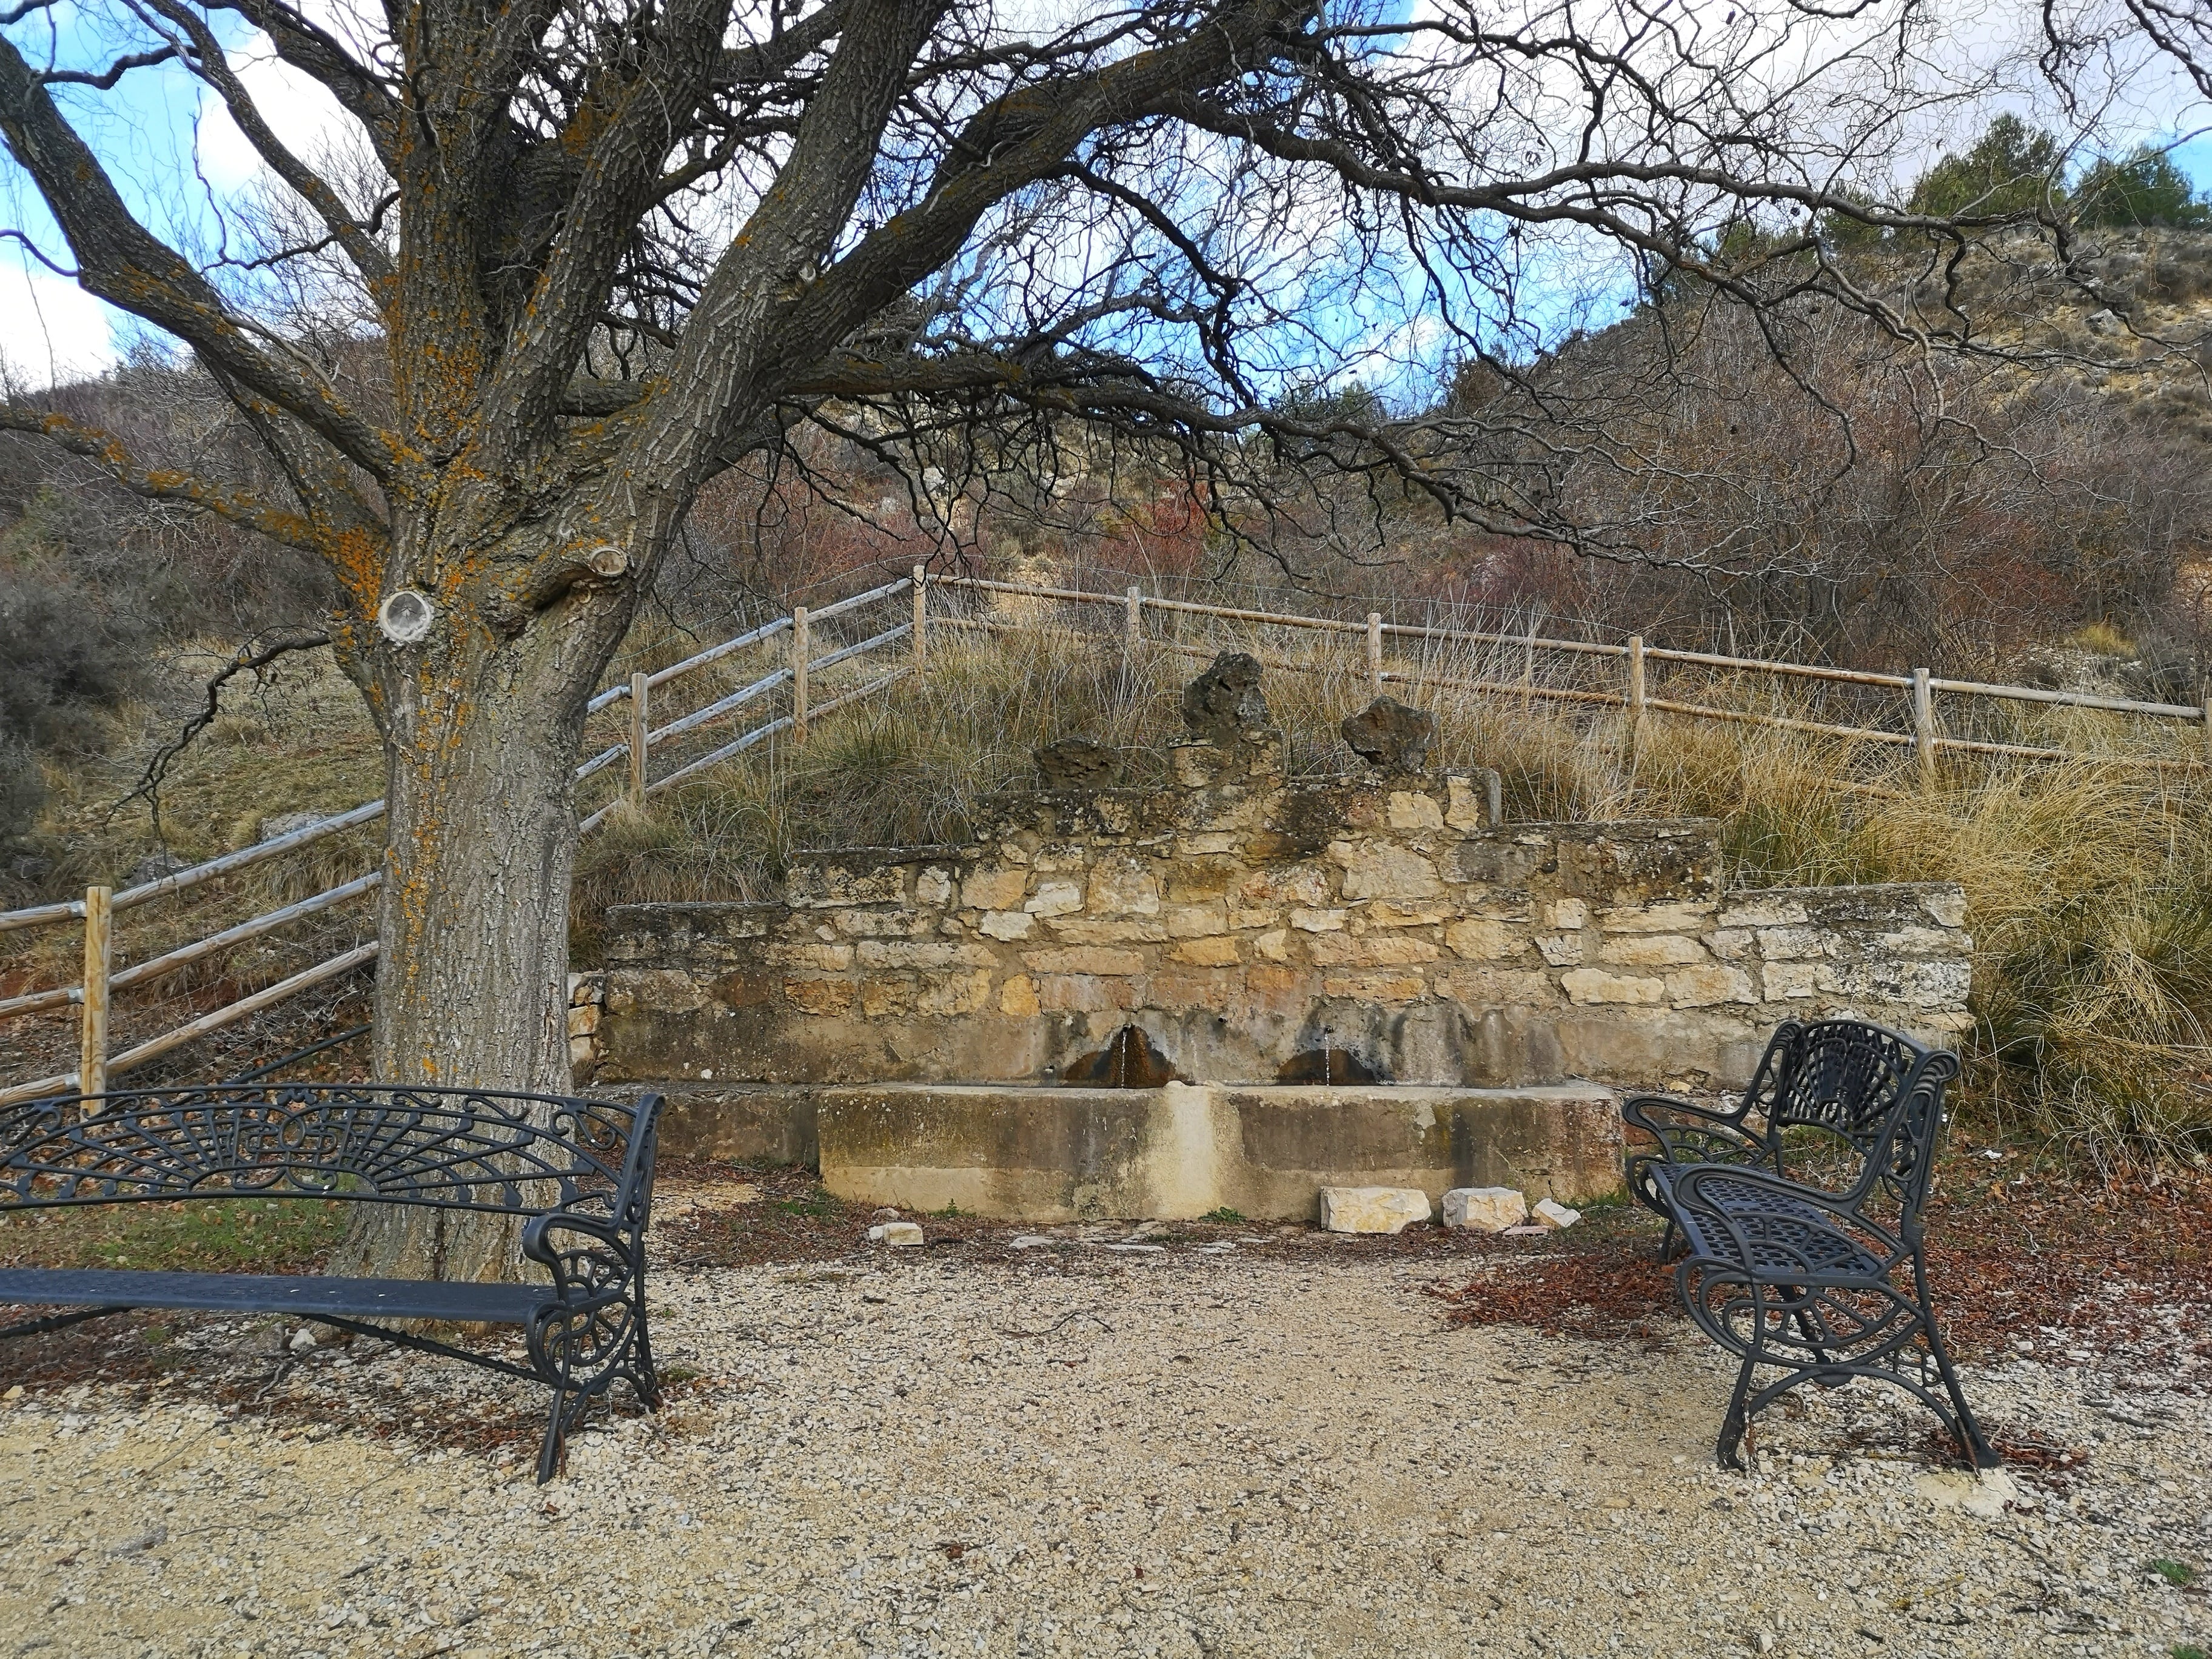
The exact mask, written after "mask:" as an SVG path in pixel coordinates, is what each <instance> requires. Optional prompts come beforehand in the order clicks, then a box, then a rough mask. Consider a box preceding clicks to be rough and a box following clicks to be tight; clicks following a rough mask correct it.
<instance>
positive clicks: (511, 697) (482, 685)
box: [338, 590, 631, 1279]
mask: <svg viewBox="0 0 2212 1659" xmlns="http://www.w3.org/2000/svg"><path fill="white" fill-rule="evenodd" d="M630 608H631V607H630V604H629V596H628V594H627V592H613V591H605V590H602V591H599V592H574V591H572V592H571V593H570V594H568V595H567V596H565V597H564V598H563V599H562V600H561V601H559V602H557V603H556V604H555V605H552V606H550V607H549V608H547V609H546V610H544V611H538V612H537V613H535V614H534V615H532V617H530V618H529V620H528V622H527V623H526V624H525V625H524V626H523V627H522V628H521V629H520V631H519V632H517V633H515V634H513V635H511V636H509V637H507V638H501V637H499V636H498V635H496V634H495V633H494V632H493V631H492V630H490V629H488V628H487V627H486V626H485V625H484V624H483V622H482V621H481V620H480V618H478V617H476V616H474V615H471V614H466V613H465V612H464V613H460V614H453V615H450V616H441V617H440V618H439V622H438V624H437V627H436V629H435V631H434V632H433V634H432V635H431V637H430V638H429V639H428V640H425V641H422V642H421V643H420V644H417V645H414V646H408V647H393V646H390V645H387V644H385V643H384V642H382V641H379V642H378V645H377V647H376V650H375V652H374V658H373V660H372V661H370V662H369V663H368V664H365V665H364V667H365V668H366V670H367V671H366V672H365V673H364V675H363V676H362V678H364V680H365V682H366V684H364V690H366V691H367V693H368V698H369V702H370V704H371V707H372V708H374V710H375V712H376V713H377V715H378V719H379V723H380V725H381V726H383V728H384V731H385V739H386V740H385V754H386V785H385V787H386V793H385V800H386V808H385V812H386V818H385V821H386V830H387V833H386V842H385V851H384V866H383V867H384V883H383V885H382V887H381V889H380V892H379V895H378V914H377V934H378V939H379V940H380V945H381V948H380V952H379V957H378V963H377V975H376V1000H375V1024H374V1037H373V1039H372V1041H373V1042H374V1054H375V1071H376V1075H377V1077H378V1078H379V1079H382V1080H384V1081H386V1082H391V1083H397V1084H403V1085H404V1084H408V1083H421V1084H431V1085H440V1086H444V1087H455V1086H460V1087H467V1086H480V1087H483V1088H489V1089H512V1090H520V1091H530V1092H535V1093H541V1094H567V1093H568V1091H570V1089H571V1088H572V1087H573V1086H574V1085H573V1084H572V1081H571V1076H570V1072H569V1066H568V1030H567V1024H566V1016H567V1008H568V996H567V994H566V993H567V986H566V977H567V973H568V898H569V889H570V884H571V878H572V876H573V874H574V868H575V853H576V811H575V765H576V752H577V749H578V746H579V744H580V740H581V737H582V732H583V725H584V714H585V705H586V702H587V700H588V699H589V697H590V696H591V690H592V685H593V684H594V683H595V682H596V680H597V678H598V677H599V674H600V672H601V671H603V669H604V666H605V663H606V661H607V660H608V659H609V658H610V657H611V654H612V652H613V649H614V647H615V643H616V642H617V641H618V640H619V639H620V638H621V635H622V632H623V628H624V627H626V626H627V623H628V621H629V611H630ZM519 1243H520V1226H519V1224H517V1223H514V1222H513V1221H511V1220H509V1219H508V1218H501V1217H497V1216H484V1215H477V1214H472V1213H470V1212H463V1211H445V1210H434V1209H413V1208H406V1207H400V1206H384V1205H364V1206H361V1211H360V1213H359V1215H358V1217H357V1218H356V1221H355V1224H354V1226H353V1228H352V1231H350V1232H349V1235H348V1237H347V1240H346V1242H345V1244H344V1245H343V1247H342V1248H341V1250H340V1253H339V1257H338V1270H339V1271H341V1272H348V1273H362V1274H367V1275H369V1276H374V1277H380V1278H429V1279H505V1278H512V1277H513V1276H514V1274H515V1273H516V1272H517V1271H518V1269H519V1267H520V1254H519Z"/></svg>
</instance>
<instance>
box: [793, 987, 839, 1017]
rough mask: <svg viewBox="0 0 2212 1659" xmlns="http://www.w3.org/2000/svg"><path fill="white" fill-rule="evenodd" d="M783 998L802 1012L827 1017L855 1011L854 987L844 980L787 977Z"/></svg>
mask: <svg viewBox="0 0 2212 1659" xmlns="http://www.w3.org/2000/svg"><path fill="white" fill-rule="evenodd" d="M783 1000H785V1001H786V1002H788V1003H789V1004H790V1005H791V1006H793V1007H794V1008H796V1009H797V1010H799V1012H800V1013H802V1014H813V1015H816V1016H817V1017H827V1016H829V1015H832V1014H849V1013H851V1012H853V987H852V986H851V985H850V984H849V983H848V982H847V981H843V980H836V979H787V980H786V981H784V982H783Z"/></svg>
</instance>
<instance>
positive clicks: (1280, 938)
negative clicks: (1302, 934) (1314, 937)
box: [1252, 927, 1291, 962]
mask: <svg viewBox="0 0 2212 1659" xmlns="http://www.w3.org/2000/svg"><path fill="white" fill-rule="evenodd" d="M1252 948H1253V949H1254V950H1255V951H1258V952H1259V953H1260V954H1261V956H1262V957H1266V958H1267V960H1268V961H1269V962H1288V961H1289V960H1290V959H1291V936H1290V933H1289V932H1288V931H1287V930H1286V929H1285V928H1281V927H1278V928H1275V929H1274V930H1273V931H1272V932H1270V933H1262V934H1261V935H1260V937H1259V938H1257V939H1254V940H1253V941H1252Z"/></svg>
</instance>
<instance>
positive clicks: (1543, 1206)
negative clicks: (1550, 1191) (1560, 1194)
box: [1529, 1198, 1583, 1227]
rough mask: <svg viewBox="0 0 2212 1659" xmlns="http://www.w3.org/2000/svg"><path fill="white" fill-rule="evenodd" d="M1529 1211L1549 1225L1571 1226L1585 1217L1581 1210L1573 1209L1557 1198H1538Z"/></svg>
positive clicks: (1541, 1221)
mask: <svg viewBox="0 0 2212 1659" xmlns="http://www.w3.org/2000/svg"><path fill="white" fill-rule="evenodd" d="M1529 1213H1530V1214H1531V1215H1533V1216H1534V1218H1536V1220H1537V1221H1538V1222H1539V1223H1540V1224H1541V1225H1544V1226H1547V1227H1571V1226H1573V1225H1575V1223H1577V1221H1580V1220H1581V1219H1582V1218H1583V1212H1581V1211H1580V1210H1571V1209H1569V1208H1568V1207H1567V1206H1565V1205H1564V1204H1562V1203H1560V1202H1559V1200H1558V1199H1556V1198H1540V1199H1538V1200H1536V1206H1535V1208H1534V1209H1533V1210H1531V1211H1530V1212H1529Z"/></svg>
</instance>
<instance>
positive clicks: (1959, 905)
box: [1920, 887, 1966, 927]
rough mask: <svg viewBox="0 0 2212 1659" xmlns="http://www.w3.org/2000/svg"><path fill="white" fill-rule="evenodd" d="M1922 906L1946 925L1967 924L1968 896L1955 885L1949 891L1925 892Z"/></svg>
mask: <svg viewBox="0 0 2212 1659" xmlns="http://www.w3.org/2000/svg"><path fill="white" fill-rule="evenodd" d="M1920 908H1922V909H1923V910H1925V911H1927V912H1928V914H1929V915H1931V916H1933V917H1934V918H1935V919H1936V921H1937V923H1938V924H1939V925H1941V926H1942V927H1965V926H1966V894H1965V893H1963V892H1961V891H1960V890H1959V889H1957V888H1955V887H1954V888H1951V889H1950V890H1948V891H1940V892H1933V893H1923V894H1922V895H1921V896H1920Z"/></svg>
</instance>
